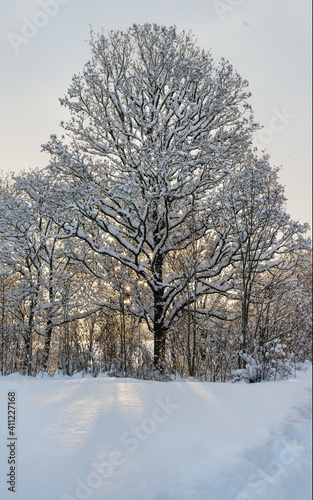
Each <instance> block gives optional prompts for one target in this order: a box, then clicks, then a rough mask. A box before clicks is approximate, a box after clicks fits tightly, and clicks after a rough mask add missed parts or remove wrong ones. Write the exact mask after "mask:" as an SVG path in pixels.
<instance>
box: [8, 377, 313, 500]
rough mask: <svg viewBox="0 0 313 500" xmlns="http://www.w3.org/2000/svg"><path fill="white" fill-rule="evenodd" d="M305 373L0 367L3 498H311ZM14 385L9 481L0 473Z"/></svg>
mask: <svg viewBox="0 0 313 500" xmlns="http://www.w3.org/2000/svg"><path fill="white" fill-rule="evenodd" d="M311 375H312V371H311V368H310V369H309V370H308V371H307V372H305V373H303V372H301V373H300V372H297V376H296V377H295V378H292V379H290V380H286V381H282V382H264V383H260V384H246V383H244V382H242V383H236V384H232V383H226V384H221V383H215V384H213V383H203V382H198V381H193V380H189V381H173V382H167V383H160V382H151V381H139V380H132V379H113V378H107V377H101V378H100V377H98V378H96V379H94V378H84V379H82V378H78V377H77V378H66V377H65V378H64V377H63V378H62V377H60V378H57V377H54V378H52V379H51V378H36V379H30V378H25V377H21V376H19V375H12V376H10V377H2V378H0V429H1V431H0V443H1V448H0V449H1V452H0V498H1V499H3V500H7V499H14V500H74V499H75V500H87V499H90V500H96V499H97V500H99V499H103V500H104V499H107V500H187V499H188V500H206V499H208V500H224V499H225V500H232V499H234V500H258V499H262V500H274V499H275V500H309V499H311V450H312V447H311V438H312V433H311V415H312V412H311V395H312V382H311ZM14 391H15V392H16V408H17V422H16V437H17V440H16V441H14V442H15V443H17V444H16V445H15V444H14V446H13V451H14V453H15V454H16V472H17V483H16V493H13V492H11V491H8V489H7V488H8V486H9V484H7V483H6V480H7V479H8V478H7V476H6V474H7V473H8V472H9V467H10V466H9V464H8V456H9V454H10V443H11V445H12V443H13V442H11V441H10V440H8V439H7V438H8V429H7V398H8V396H7V393H8V392H14ZM7 444H9V446H7Z"/></svg>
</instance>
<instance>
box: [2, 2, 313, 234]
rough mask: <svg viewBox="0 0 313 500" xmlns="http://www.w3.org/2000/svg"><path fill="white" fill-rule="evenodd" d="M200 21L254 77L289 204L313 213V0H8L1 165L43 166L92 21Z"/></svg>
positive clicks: (196, 25) (299, 215) (203, 39)
mask: <svg viewBox="0 0 313 500" xmlns="http://www.w3.org/2000/svg"><path fill="white" fill-rule="evenodd" d="M145 22H150V23H153V22H155V23H157V24H163V25H166V26H171V25H176V26H177V28H178V29H179V30H183V29H184V30H187V31H189V30H192V32H193V33H194V35H195V36H196V38H197V40H198V44H199V45H200V46H202V47H203V48H206V49H209V48H211V49H212V53H213V56H214V58H216V59H219V58H220V57H225V58H226V59H228V60H229V61H230V62H231V63H232V64H233V66H234V68H235V69H236V70H237V71H238V72H239V73H240V74H241V76H242V77H243V78H246V79H247V80H248V81H249V83H250V90H251V92H252V94H253V97H252V99H251V103H252V106H253V109H254V114H255V119H256V121H258V122H260V123H261V124H262V125H263V126H264V129H263V130H262V131H260V132H259V133H258V135H257V137H256V141H257V144H258V147H260V148H261V149H263V148H266V150H267V152H269V153H270V155H271V157H272V164H273V165H277V166H282V171H281V174H280V180H281V183H282V184H283V185H284V186H285V189H286V195H287V198H288V206H287V210H288V212H289V213H290V214H291V216H292V217H293V218H294V219H296V220H300V221H301V222H309V223H310V225H312V216H311V201H312V195H311V183H312V180H311V178H312V177H311V175H312V174H311V0H293V1H291V0H10V1H8V0H0V26H1V27H0V34H1V42H0V43H1V76H0V78H1V79H0V85H1V93H0V99H1V101H0V104H1V123H0V138H1V143H0V160H1V165H0V170H4V171H14V172H18V171H20V170H23V169H29V168H33V167H43V166H44V165H46V164H47V162H48V157H47V155H46V154H44V153H40V149H41V144H43V143H45V142H47V141H48V140H49V136H50V134H53V133H57V134H60V133H61V129H60V128H59V123H60V121H61V120H63V119H65V120H66V118H67V116H66V115H65V110H64V108H62V107H61V106H60V104H59V102H58V98H59V97H63V95H64V94H65V92H66V90H67V88H68V87H69V84H70V82H71V77H72V75H73V74H74V73H78V72H79V71H81V70H82V68H83V65H84V64H85V63H86V62H87V60H88V59H89V58H90V55H89V45H88V39H89V27H90V24H91V25H92V26H93V28H94V29H95V30H96V31H98V30H100V29H101V28H104V30H111V29H126V28H128V27H129V26H130V25H132V24H133V23H137V24H142V23H145Z"/></svg>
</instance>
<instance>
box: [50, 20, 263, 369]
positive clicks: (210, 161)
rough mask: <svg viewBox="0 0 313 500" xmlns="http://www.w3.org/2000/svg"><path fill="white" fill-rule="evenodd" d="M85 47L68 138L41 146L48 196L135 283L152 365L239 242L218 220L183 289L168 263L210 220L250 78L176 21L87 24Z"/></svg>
mask: <svg viewBox="0 0 313 500" xmlns="http://www.w3.org/2000/svg"><path fill="white" fill-rule="evenodd" d="M91 51H92V58H91V60H90V61H88V62H87V64H86V65H85V67H84V70H83V72H82V73H81V74H78V75H74V77H73V79H72V84H71V86H70V88H69V89H68V92H67V95H66V96H65V97H64V98H63V99H61V104H62V105H64V106H65V107H66V108H68V109H69V111H70V113H71V118H70V119H69V121H68V122H66V123H63V127H64V130H65V134H66V137H64V136H63V137H62V138H61V139H59V138H57V137H56V136H51V140H50V142H49V143H48V144H46V145H45V146H44V150H45V151H48V152H49V153H50V154H51V162H50V165H49V170H50V172H52V173H53V175H54V176H55V177H54V178H55V181H54V182H55V188H54V192H53V196H51V200H50V203H51V205H52V206H54V216H55V220H56V221H57V222H58V224H59V225H60V226H61V227H62V228H63V230H64V235H67V236H69V237H72V236H74V237H77V238H79V239H81V240H83V241H85V242H86V244H87V245H88V246H89V247H90V249H91V250H92V251H93V252H94V254H95V255H102V256H109V257H110V258H112V259H113V261H115V262H116V263H117V265H122V266H126V267H127V268H128V269H129V270H130V271H131V276H132V277H131V278H128V283H129V286H130V288H131V287H137V288H138V282H139V281H140V282H141V283H143V284H145V286H146V288H145V289H144V293H142V294H141V299H140V301H137V304H136V307H137V310H135V308H134V313H135V314H137V315H138V316H141V317H142V318H145V320H146V321H147V324H148V326H149V328H150V329H151V331H153V334H154V363H155V367H156V368H159V369H162V365H163V361H164V354H165V339H166V332H167V330H168V328H169V327H170V325H171V323H172V321H173V320H174V318H175V316H176V315H177V314H178V313H179V311H180V310H181V309H182V308H184V307H186V305H187V304H188V303H190V301H195V300H197V298H199V297H200V296H202V295H204V294H206V293H209V292H210V291H211V290H212V288H211V285H212V282H213V281H214V280H215V287H216V289H218V286H221V290H222V285H221V284H219V281H218V279H219V276H220V275H221V273H222V271H223V269H224V268H225V267H226V266H227V265H229V263H230V261H231V259H232V256H233V255H234V254H235V253H236V251H237V250H238V245H237V246H236V244H234V243H233V242H232V241H231V240H230V239H228V234H229V232H230V230H229V226H228V225H227V224H224V226H223V230H221V231H220V232H219V233H217V234H218V238H217V237H215V239H214V244H212V245H211V248H210V249H209V250H208V252H207V254H205V253H204V254H203V258H202V259H201V261H200V262H197V263H196V264H195V266H194V269H193V273H194V277H196V279H197V282H198V283H199V284H198V286H197V292H196V293H192V294H190V289H187V285H188V281H187V280H186V276H185V274H184V273H180V272H172V271H171V268H170V266H169V265H168V261H169V259H170V256H171V253H173V252H179V251H180V250H185V249H186V248H188V247H189V246H190V245H191V244H194V242H195V240H199V239H201V238H203V237H204V236H207V237H209V235H210V234H211V232H212V231H213V229H214V223H213V222H212V216H213V214H214V210H215V207H214V205H213V204H212V198H213V197H214V191H215V189H216V187H217V186H218V185H219V184H220V182H221V181H222V179H224V178H226V177H227V176H228V175H230V173H231V172H232V170H233V169H234V168H235V167H236V165H238V163H239V162H242V160H243V158H244V157H245V155H246V153H247V150H248V149H249V147H250V145H251V134H252V132H253V130H254V128H255V124H254V123H253V120H252V115H251V108H250V106H249V104H248V103H247V99H248V98H249V93H248V91H247V85H248V84H247V81H245V80H243V79H242V78H241V77H240V76H239V75H238V74H237V73H236V72H235V71H234V70H233V68H232V66H231V65H230V64H229V62H227V61H225V60H224V59H222V60H221V61H219V62H218V63H215V62H214V60H213V58H212V56H211V54H210V53H209V52H205V51H203V50H201V49H200V48H198V46H197V45H196V43H195V41H194V39H193V36H192V35H190V34H186V33H185V32H182V33H178V32H177V30H176V28H175V27H170V28H165V27H160V26H157V25H150V24H145V25H143V26H138V25H133V26H132V27H131V28H129V29H128V30H127V31H125V32H122V31H112V32H110V33H109V34H108V36H105V35H104V34H101V35H99V36H96V35H95V34H94V33H92V37H91ZM57 195H58V196H57ZM56 200H59V201H56ZM61 201H62V203H61ZM194 213H197V219H196V220H197V223H196V226H195V227H193V226H192V224H190V221H191V220H192V217H193V214H194ZM187 222H189V224H187ZM221 283H222V280H221ZM130 293H131V292H130Z"/></svg>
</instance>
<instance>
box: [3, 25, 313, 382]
mask: <svg viewBox="0 0 313 500" xmlns="http://www.w3.org/2000/svg"><path fill="white" fill-rule="evenodd" d="M90 46H91V60H90V61H88V62H87V64H86V65H85V67H84V69H83V71H82V72H81V73H80V74H77V75H74V76H73V79H72V83H71V86H70V88H69V89H68V92H67V94H66V95H65V97H64V98H62V99H60V101H61V104H62V105H63V106H65V107H66V108H67V109H68V111H69V113H70V118H69V120H68V121H67V122H62V124H61V125H62V127H63V129H64V134H63V135H62V136H61V137H60V138H58V137H57V136H56V135H51V137H50V141H49V142H48V143H47V144H45V145H44V146H43V151H44V152H47V153H49V155H50V161H49V164H48V166H47V167H46V168H45V169H42V170H38V169H32V170H30V171H29V172H23V173H22V174H20V175H19V176H2V179H1V188H0V200H1V203H0V245H1V257H0V280H1V282H0V312H1V326H0V334H1V372H2V374H3V375H6V374H9V373H12V372H14V371H19V372H21V373H26V374H28V375H34V374H36V373H38V372H39V371H42V370H43V371H48V372H49V373H53V372H54V371H55V370H61V371H62V372H63V373H66V374H68V375H71V374H73V373H74V372H76V371H85V372H88V373H92V374H94V375H96V374H97V373H99V372H108V373H110V374H112V375H123V376H137V377H141V378H157V377H159V378H165V377H166V376H171V375H172V374H178V375H180V376H182V377H186V376H196V377H199V378H201V379H203V380H214V381H215V380H222V381H225V380H229V379H230V378H234V377H235V378H236V377H237V378H242V377H244V378H246V379H247V380H250V381H256V380H261V379H271V378H275V377H282V376H285V375H287V374H288V373H289V372H290V370H291V369H293V367H294V366H295V365H296V364H297V363H301V362H304V361H305V360H307V359H311V358H310V356H311V333H310V331H311V323H310V317H311V315H310V304H311V302H310V301H311V293H310V290H311V286H310V282H311V281H310V280H311V252H310V248H311V244H310V240H309V239H308V238H307V236H306V234H307V231H308V225H307V224H300V223H298V222H295V221H293V220H292V219H291V217H290V216H289V215H288V214H287V213H286V209H285V207H286V198H285V196H284V190H283V187H282V186H281V185H280V183H279V179H278V174H279V170H278V169H277V168H274V167H272V166H271V165H270V159H269V157H268V156H267V155H266V153H265V152H261V153H260V152H258V151H257V149H256V148H253V134H254V132H255V130H256V129H257V128H258V125H257V124H256V123H255V122H254V119H253V115H252V110H251V106H250V104H249V102H248V101H249V97H250V94H249V92H248V90H247V87H248V83H247V81H246V80H243V79H242V78H241V77H240V75H238V73H236V72H235V71H234V69H233V68H232V66H231V65H230V63H229V62H228V61H225V60H224V59H222V60H221V61H219V62H217V63H216V62H215V61H214V60H213V58H212V56H211V54H210V53H209V52H205V51H203V50H201V49H200V48H199V47H198V46H197V45H196V42H195V41H194V38H193V36H192V35H191V34H186V33H185V32H183V33H178V32H177V30H176V28H175V27H170V28H165V27H160V26H157V25H149V24H146V25H143V26H138V25H133V26H132V27H131V28H129V29H128V30H127V31H125V32H121V31H112V32H110V33H109V34H108V35H104V34H103V33H102V34H99V35H96V34H95V33H93V32H92V33H91V41H90Z"/></svg>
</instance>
